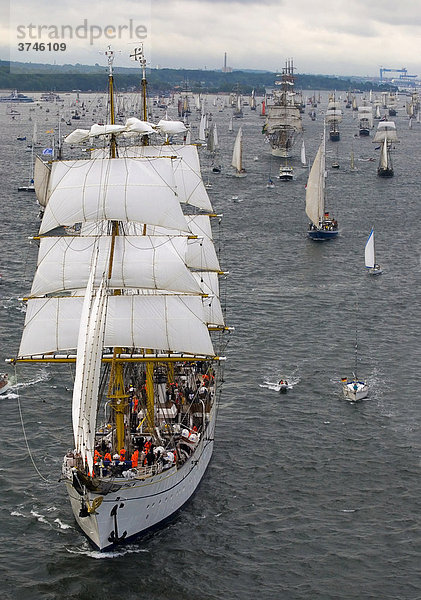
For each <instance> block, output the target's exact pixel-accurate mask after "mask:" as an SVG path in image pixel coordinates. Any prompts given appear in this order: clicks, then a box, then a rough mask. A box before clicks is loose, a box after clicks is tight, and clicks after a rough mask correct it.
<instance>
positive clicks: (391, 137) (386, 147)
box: [373, 121, 399, 177]
mask: <svg viewBox="0 0 421 600" xmlns="http://www.w3.org/2000/svg"><path fill="white" fill-rule="evenodd" d="M379 142H380V144H381V146H380V158H379V165H378V168H377V175H378V176H379V177H393V175H394V171H393V165H392V157H391V154H390V150H391V146H392V143H394V144H396V143H398V142H399V140H398V137H397V134H396V125H395V123H394V122H393V121H381V122H380V123H379V124H378V126H377V131H376V134H375V136H374V139H373V143H379Z"/></svg>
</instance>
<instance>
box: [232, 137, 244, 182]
mask: <svg viewBox="0 0 421 600" xmlns="http://www.w3.org/2000/svg"><path fill="white" fill-rule="evenodd" d="M242 144H243V128H242V127H240V129H239V130H238V133H237V137H236V138H235V143H234V150H233V153H232V162H231V164H232V166H233V167H234V168H235V169H237V172H240V171H242V169H243V148H242Z"/></svg>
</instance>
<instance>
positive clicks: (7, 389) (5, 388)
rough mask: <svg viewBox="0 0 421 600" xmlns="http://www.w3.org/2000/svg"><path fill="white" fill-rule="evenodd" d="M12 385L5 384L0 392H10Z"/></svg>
mask: <svg viewBox="0 0 421 600" xmlns="http://www.w3.org/2000/svg"><path fill="white" fill-rule="evenodd" d="M11 387H12V386H11V385H10V383H6V385H4V386H3V387H2V388H0V394H5V393H6V392H8V391H9V390H10V388H11Z"/></svg>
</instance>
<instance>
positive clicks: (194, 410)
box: [12, 48, 228, 550]
mask: <svg viewBox="0 0 421 600" xmlns="http://www.w3.org/2000/svg"><path fill="white" fill-rule="evenodd" d="M106 55H107V57H108V62H109V96H110V119H109V123H108V124H107V125H93V126H92V127H91V129H90V130H83V129H77V130H76V131H74V132H73V133H71V134H70V135H69V136H68V137H67V138H66V141H67V142H68V143H69V144H70V143H71V144H75V143H77V142H83V141H89V144H90V146H91V147H92V146H95V144H97V147H96V148H95V149H93V150H92V152H91V156H90V157H89V158H88V159H86V158H84V159H70V160H61V161H53V162H52V164H51V165H49V166H48V171H46V170H44V171H43V178H44V185H43V186H40V188H39V193H40V194H44V197H43V200H44V202H45V212H44V216H43V219H42V222H41V227H40V231H39V236H38V238H37V239H38V240H39V255H38V266H37V270H36V273H35V277H34V281H33V284H32V289H31V292H30V295H29V297H28V298H27V299H26V302H27V311H26V319H25V325H24V330H23V334H22V340H21V344H20V348H19V351H18V353H17V356H16V357H15V358H14V359H12V362H14V363H18V364H20V363H38V362H41V363H51V364H53V365H54V368H56V369H57V370H58V369H59V365H61V364H62V363H70V364H73V365H75V380H74V388H73V400H72V420H73V438H74V448H73V449H72V450H69V452H68V453H67V454H66V456H65V457H64V461H63V471H62V473H63V480H64V482H65V485H66V487H67V491H68V494H69V498H70V503H71V506H72V509H73V513H74V516H75V519H76V521H77V523H78V525H79V526H80V528H81V529H82V531H83V532H84V533H85V534H86V536H87V537H88V539H89V540H90V541H91V542H92V544H93V545H94V546H95V547H97V548H99V549H100V550H107V549H110V548H112V547H113V546H115V545H116V544H119V543H120V542H123V541H126V540H128V539H130V538H133V537H135V536H137V535H139V534H142V533H144V532H145V531H147V530H149V529H151V528H153V527H156V526H158V525H159V524H161V523H163V522H164V521H165V520H166V519H167V518H168V517H170V516H171V515H173V514H174V513H175V512H176V511H177V510H178V509H180V508H181V507H182V506H183V504H184V503H185V502H186V501H187V500H188V499H189V498H190V497H191V496H192V494H193V493H194V492H195V490H196V488H197V486H198V485H199V482H200V480H201V479H202V477H203V475H204V473H205V471H206V468H207V466H208V464H209V461H210V458H211V455H212V450H213V444H214V430H215V419H216V410H217V400H218V397H219V394H220V389H221V378H220V376H219V374H220V368H221V366H222V365H223V360H224V357H223V356H221V354H220V352H219V351H218V348H219V349H221V348H223V347H224V344H225V343H226V340H224V337H225V336H224V333H225V332H226V331H227V329H228V328H226V327H225V324H224V317H223V313H222V308H221V304H220V301H219V277H220V275H222V274H223V272H222V271H221V267H220V265H219V260H218V257H217V255H216V252H215V248H214V244H213V235H212V229H211V220H212V219H215V218H216V219H218V220H220V217H219V216H218V215H215V214H214V212H213V209H212V205H211V202H210V199H209V197H208V195H207V192H206V190H205V187H204V185H203V181H202V178H201V174H200V165H199V158H198V154H197V149H196V147H195V146H193V145H190V146H189V145H185V144H174V145H172V144H170V143H168V142H169V140H170V138H172V137H173V136H174V135H177V133H179V134H183V133H184V132H185V126H184V124H183V123H181V122H179V121H165V120H163V121H160V122H159V123H158V124H157V125H153V124H151V123H148V122H147V120H146V116H147V115H146V75H145V72H146V70H145V65H146V61H145V58H144V55H143V48H140V49H138V48H137V49H135V51H134V53H133V55H132V56H133V57H134V58H135V59H136V60H139V61H140V64H141V66H142V73H143V78H142V99H143V108H142V119H143V120H140V119H137V118H130V119H128V120H127V121H126V123H125V124H124V125H117V124H115V118H114V91H113V73H112V64H113V58H114V53H113V51H112V50H111V49H109V50H108V51H107V52H106ZM155 135H159V136H161V139H163V140H164V143H163V144H161V143H159V144H156V143H154V142H153V136H155ZM165 142H166V143H165ZM182 206H183V207H184V211H183V210H182ZM65 228H68V231H71V232H72V233H71V234H70V235H69V234H67V235H66V233H65V231H66V229H65ZM59 400H60V398H59Z"/></svg>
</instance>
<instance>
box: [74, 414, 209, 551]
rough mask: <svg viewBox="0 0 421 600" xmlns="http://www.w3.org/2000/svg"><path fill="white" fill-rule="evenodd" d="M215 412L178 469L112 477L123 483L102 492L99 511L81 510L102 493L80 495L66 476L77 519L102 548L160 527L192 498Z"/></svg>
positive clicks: (205, 463)
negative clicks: (82, 513) (83, 513)
mask: <svg viewBox="0 0 421 600" xmlns="http://www.w3.org/2000/svg"><path fill="white" fill-rule="evenodd" d="M215 416H216V415H215V408H214V409H213V411H212V414H211V418H210V422H209V425H208V427H207V429H206V431H205V432H204V433H203V436H202V437H201V439H200V441H199V443H198V445H197V448H196V450H195V452H194V453H193V455H192V456H190V458H189V459H188V460H187V461H186V462H185V463H184V464H183V465H182V466H181V467H180V468H179V469H177V468H176V467H172V468H170V469H168V470H164V471H162V472H161V473H158V474H157V475H154V476H153V477H147V478H145V479H144V480H143V481H142V480H140V479H129V480H127V479H124V478H115V479H113V480H112V481H113V483H114V484H120V483H121V487H120V489H119V490H118V491H114V492H110V493H108V494H105V495H102V497H103V501H102V504H101V505H100V506H99V507H98V508H97V509H96V514H92V515H88V516H86V517H81V516H80V515H79V512H80V510H81V507H82V501H83V500H84V501H85V503H86V502H88V503H89V505H91V504H92V502H93V501H94V500H95V498H98V496H101V494H95V493H92V492H86V493H85V495H84V496H81V495H80V494H79V493H78V492H77V491H76V489H75V487H74V486H73V485H72V482H71V481H70V480H69V479H66V486H67V491H68V493H69V498H70V503H71V505H72V510H73V514H74V516H75V519H76V522H77V524H78V525H79V527H80V528H81V529H82V531H83V532H84V533H85V534H86V536H87V537H88V538H89V540H90V541H91V542H92V543H93V544H94V545H95V546H96V547H97V548H98V549H99V550H107V549H108V550H109V549H111V548H112V547H113V546H115V545H116V543H118V541H123V539H124V541H126V540H128V539H130V538H133V537H135V536H138V535H140V534H142V533H145V532H146V531H147V530H149V529H151V528H153V527H157V526H158V525H159V524H160V523H162V522H164V521H165V520H166V519H168V518H169V517H170V516H171V515H173V514H174V513H175V512H177V511H178V510H179V509H180V508H181V507H182V506H183V505H184V504H185V503H186V502H187V500H189V498H190V497H191V496H192V495H193V493H194V492H195V490H196V488H197V486H198V485H199V483H200V481H201V479H202V477H203V475H204V473H205V471H206V468H207V466H208V464H209V461H210V459H211V456H212V451H213V434H214V429H215ZM114 512H115V515H114V514H113V513H114ZM116 524H117V531H116ZM124 532H126V533H124ZM116 534H117V536H118V537H119V538H120V540H118V541H117V542H115V541H113V536H115V535H116ZM122 538H123V539H122Z"/></svg>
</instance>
